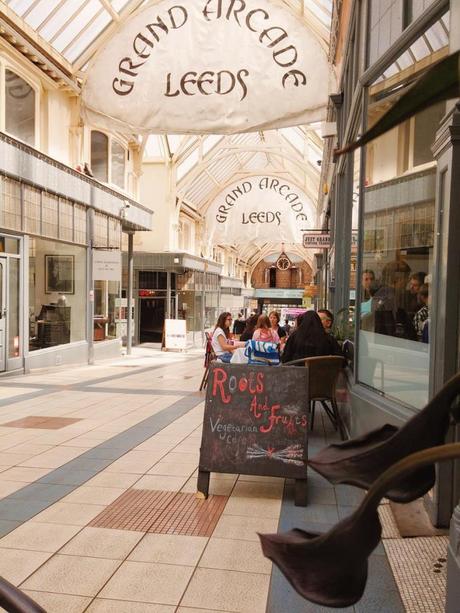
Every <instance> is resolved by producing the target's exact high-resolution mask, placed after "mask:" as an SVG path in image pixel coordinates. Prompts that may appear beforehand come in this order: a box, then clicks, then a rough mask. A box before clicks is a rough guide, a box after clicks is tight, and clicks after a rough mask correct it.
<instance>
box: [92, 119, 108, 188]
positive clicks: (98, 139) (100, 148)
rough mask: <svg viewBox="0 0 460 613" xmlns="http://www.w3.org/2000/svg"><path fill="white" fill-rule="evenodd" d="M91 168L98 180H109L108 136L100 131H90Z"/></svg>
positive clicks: (106, 181)
mask: <svg viewBox="0 0 460 613" xmlns="http://www.w3.org/2000/svg"><path fill="white" fill-rule="evenodd" d="M91 170H92V171H93V175H94V176H95V178H96V179H99V181H102V182H103V183H108V181H109V138H108V136H106V135H105V134H103V133H102V132H96V131H95V130H93V131H92V132H91Z"/></svg>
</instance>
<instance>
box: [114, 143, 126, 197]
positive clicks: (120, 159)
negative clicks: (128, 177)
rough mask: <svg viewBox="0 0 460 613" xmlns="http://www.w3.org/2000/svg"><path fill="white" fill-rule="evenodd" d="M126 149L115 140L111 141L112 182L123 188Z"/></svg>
mask: <svg viewBox="0 0 460 613" xmlns="http://www.w3.org/2000/svg"><path fill="white" fill-rule="evenodd" d="M125 160H126V150H125V148H124V147H122V146H121V145H120V143H118V142H117V141H115V140H114V141H112V183H114V184H115V185H117V186H118V187H121V189H125Z"/></svg>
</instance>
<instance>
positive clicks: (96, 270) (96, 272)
mask: <svg viewBox="0 0 460 613" xmlns="http://www.w3.org/2000/svg"><path fill="white" fill-rule="evenodd" d="M93 279H94V281H121V252H120V251H103V250H100V249H94V250H93Z"/></svg>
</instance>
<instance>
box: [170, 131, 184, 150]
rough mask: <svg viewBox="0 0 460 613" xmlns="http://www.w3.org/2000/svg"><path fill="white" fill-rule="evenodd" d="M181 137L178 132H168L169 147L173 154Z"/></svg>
mask: <svg viewBox="0 0 460 613" xmlns="http://www.w3.org/2000/svg"><path fill="white" fill-rule="evenodd" d="M182 139H183V136H181V135H180V134H168V142H169V149H170V151H171V153H172V154H174V153H175V152H176V151H177V150H178V148H179V145H180V144H181V141H182Z"/></svg>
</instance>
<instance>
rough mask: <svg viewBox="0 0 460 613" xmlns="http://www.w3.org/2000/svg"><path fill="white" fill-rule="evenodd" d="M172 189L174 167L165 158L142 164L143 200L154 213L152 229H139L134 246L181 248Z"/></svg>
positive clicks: (137, 248)
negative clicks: (147, 230)
mask: <svg viewBox="0 0 460 613" xmlns="http://www.w3.org/2000/svg"><path fill="white" fill-rule="evenodd" d="M169 193H170V169H169V167H168V166H167V165H166V164H165V163H164V162H163V161H156V160H155V161H148V162H144V164H142V176H141V178H140V202H141V204H143V205H144V206H146V207H147V208H149V209H150V210H151V211H153V212H154V216H153V228H154V229H153V231H152V232H136V234H135V235H134V250H135V251H143V252H156V251H173V250H174V249H177V234H178V227H177V214H176V211H175V203H174V202H173V198H170V197H168V196H169Z"/></svg>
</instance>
